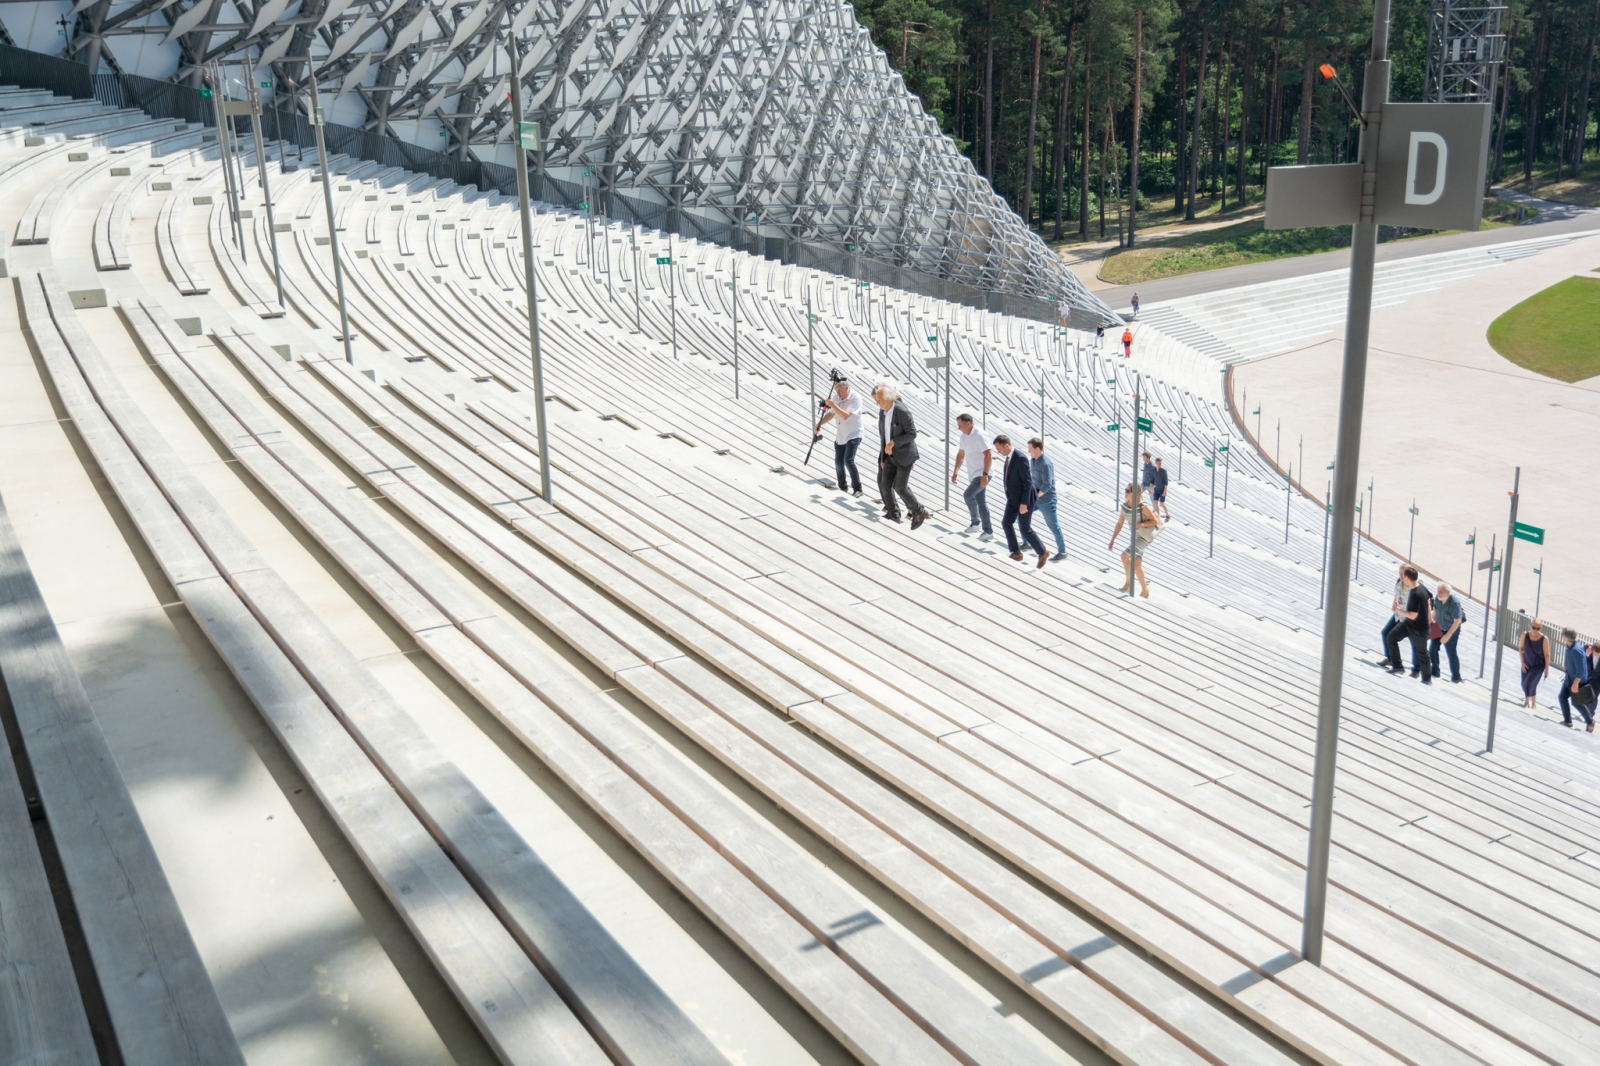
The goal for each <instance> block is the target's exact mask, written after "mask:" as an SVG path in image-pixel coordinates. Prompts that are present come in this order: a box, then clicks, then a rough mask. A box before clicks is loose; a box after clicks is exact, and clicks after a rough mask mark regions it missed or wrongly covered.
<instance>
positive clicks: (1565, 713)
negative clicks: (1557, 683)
mask: <svg viewBox="0 0 1600 1066" xmlns="http://www.w3.org/2000/svg"><path fill="white" fill-rule="evenodd" d="M1556 700H1557V702H1559V703H1560V704H1561V721H1562V722H1563V723H1564V724H1566V725H1571V724H1572V708H1574V707H1576V708H1578V713H1579V714H1581V715H1582V716H1583V724H1584V725H1593V724H1594V708H1593V707H1585V706H1584V705H1583V704H1581V703H1579V702H1578V697H1577V696H1576V695H1574V694H1573V691H1572V678H1570V677H1567V676H1566V675H1565V674H1563V675H1561V691H1560V692H1558V693H1556Z"/></svg>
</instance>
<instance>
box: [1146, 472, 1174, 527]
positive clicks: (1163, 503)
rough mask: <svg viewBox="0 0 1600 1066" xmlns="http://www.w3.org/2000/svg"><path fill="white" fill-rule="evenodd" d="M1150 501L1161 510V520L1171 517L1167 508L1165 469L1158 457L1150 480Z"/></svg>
mask: <svg viewBox="0 0 1600 1066" xmlns="http://www.w3.org/2000/svg"><path fill="white" fill-rule="evenodd" d="M1150 502H1151V503H1153V504H1155V507H1156V510H1158V511H1160V512H1161V520H1162V521H1163V522H1166V521H1168V520H1170V519H1171V518H1172V514H1171V513H1170V512H1169V511H1168V510H1167V469H1166V467H1164V466H1162V465H1161V460H1160V459H1157V460H1156V476H1155V478H1154V479H1152V480H1151V482H1150Z"/></svg>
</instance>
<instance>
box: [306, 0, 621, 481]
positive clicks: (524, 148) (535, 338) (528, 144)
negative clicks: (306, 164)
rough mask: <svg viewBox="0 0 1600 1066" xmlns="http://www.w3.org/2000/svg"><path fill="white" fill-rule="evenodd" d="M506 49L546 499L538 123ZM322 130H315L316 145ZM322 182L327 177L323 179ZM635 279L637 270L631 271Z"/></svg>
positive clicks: (511, 40) (513, 39)
mask: <svg viewBox="0 0 1600 1066" xmlns="http://www.w3.org/2000/svg"><path fill="white" fill-rule="evenodd" d="M506 51H507V53H508V57H509V58H510V60H511V110H512V112H513V116H512V117H513V119H514V121H515V122H516V152H515V153H514V154H515V155H516V157H517V207H518V210H519V213H520V214H521V216H522V262H523V264H524V266H525V267H526V269H527V272H528V279H527V280H528V284H527V290H528V357H529V361H530V369H531V371H532V374H533V404H534V419H535V428H536V429H537V431H538V434H539V495H540V496H543V497H544V502H545V503H549V502H550V437H549V435H548V433H547V431H546V430H547V427H546V425H545V402H544V360H543V358H542V357H541V354H540V351H539V282H538V278H537V275H536V274H535V273H534V269H533V255H534V253H533V217H532V209H531V205H530V204H529V196H528V152H530V151H538V149H539V124H538V122H537V121H535V122H524V121H523V119H522V78H521V77H520V76H518V74H517V71H518V70H520V69H521V68H520V66H519V65H518V59H517V35H516V31H514V30H509V29H508V30H507V32H506ZM321 143H322V131H321V129H320V128H319V129H318V131H317V144H318V145H319V146H320V145H321ZM323 180H324V181H326V180H327V179H326V178H324V179H323ZM634 277H635V279H636V280H637V277H638V273H637V271H635V274H634Z"/></svg>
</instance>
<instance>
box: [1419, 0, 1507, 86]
mask: <svg viewBox="0 0 1600 1066" xmlns="http://www.w3.org/2000/svg"><path fill="white" fill-rule="evenodd" d="M1505 11H1506V8H1505V5H1504V4H1486V3H1482V2H1481V0H1479V2H1477V3H1471V2H1466V3H1461V2H1457V0H1433V8H1432V10H1431V12H1430V13H1429V17H1428V91H1427V97H1428V99H1429V100H1432V101H1435V102H1438V103H1449V102H1457V101H1459V102H1465V103H1484V102H1487V103H1493V102H1494V95H1495V87H1496V86H1497V85H1498V84H1499V79H1500V62H1501V60H1502V59H1503V58H1504V57H1505V47H1506V38H1505V34H1504V33H1502V32H1501V20H1502V18H1503V17H1504V15H1505Z"/></svg>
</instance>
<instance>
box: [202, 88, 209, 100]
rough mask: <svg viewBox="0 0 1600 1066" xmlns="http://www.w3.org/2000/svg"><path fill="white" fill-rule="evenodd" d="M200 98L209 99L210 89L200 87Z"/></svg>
mask: <svg viewBox="0 0 1600 1066" xmlns="http://www.w3.org/2000/svg"><path fill="white" fill-rule="evenodd" d="M200 99H202V100H209V99H211V90H210V89H201V90H200Z"/></svg>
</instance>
